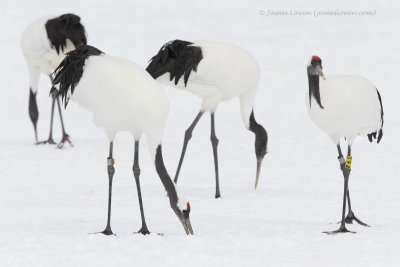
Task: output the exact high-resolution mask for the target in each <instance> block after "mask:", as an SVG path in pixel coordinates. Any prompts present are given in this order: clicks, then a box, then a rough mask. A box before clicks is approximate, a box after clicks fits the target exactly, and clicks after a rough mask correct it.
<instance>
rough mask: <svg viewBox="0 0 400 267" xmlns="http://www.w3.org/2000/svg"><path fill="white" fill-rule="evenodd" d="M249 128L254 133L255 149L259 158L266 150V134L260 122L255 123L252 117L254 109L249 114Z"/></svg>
mask: <svg viewBox="0 0 400 267" xmlns="http://www.w3.org/2000/svg"><path fill="white" fill-rule="evenodd" d="M249 130H250V131H252V132H253V133H254V134H255V135H256V141H255V150H256V156H257V159H261V160H262V158H263V157H264V155H265V154H266V152H267V144H268V135H267V131H266V130H265V129H264V127H262V126H261V125H260V124H258V123H257V121H256V119H255V118H254V111H251V114H250V125H249Z"/></svg>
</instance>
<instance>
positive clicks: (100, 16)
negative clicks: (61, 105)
mask: <svg viewBox="0 0 400 267" xmlns="http://www.w3.org/2000/svg"><path fill="white" fill-rule="evenodd" d="M399 7H400V4H399V3H398V1H385V0H375V1H331V2H327V1H324V2H323V1H316V0H315V1H294V0H291V1H285V2H283V1H229V0H225V1H196V2H192V1H176V0H168V1H161V0H159V1H128V0H126V1H122V0H120V1H116V0H88V1H83V0H69V1H54V0H53V1H50V0H35V1H30V0H24V1H23V0H15V1H6V0H1V3H0V63H1V64H0V108H1V109H0V127H1V130H0V152H1V154H0V266H205V265H207V266H399V260H400V248H399V243H400V227H399V224H400V209H399V206H400V196H399V192H400V190H399V185H400V181H399V174H400V164H399V160H400V159H399V152H400V151H399V144H400V141H399V136H400V117H399V114H400V113H399V111H400V105H399V97H400V93H399V90H400V86H399V85H400V84H399V82H398V78H399V74H400V53H399V49H400V35H399V28H400V27H399V26H400V19H399V12H400V8H399ZM336 9H339V10H355V11H362V10H376V14H375V15H374V16H324V17H318V18H317V17H314V16H272V17H271V16H270V17H267V16H265V15H264V16H263V15H260V13H262V12H260V11H261V10H263V11H267V10H274V11H279V10H287V11H290V10H293V11H302V10H306V11H311V12H313V11H314V10H322V11H324V10H336ZM70 12H72V13H76V14H78V15H80V16H81V18H82V22H83V24H84V25H85V27H86V30H87V33H88V40H89V44H91V45H94V46H96V47H98V48H99V49H101V50H103V51H104V52H106V53H109V54H112V55H116V56H121V57H124V58H128V59H131V60H133V61H135V62H136V63H138V64H139V65H141V66H143V67H146V66H147V61H148V60H149V59H150V58H151V57H152V56H153V55H154V54H155V53H156V52H157V51H158V49H159V48H160V47H161V45H162V44H164V43H165V42H167V41H170V40H173V39H177V38H179V39H183V40H191V41H192V40H201V39H205V40H218V41H223V42H229V43H234V44H237V45H239V46H241V47H243V48H245V49H247V50H248V51H250V52H251V53H252V54H253V55H254V56H255V57H256V58H257V60H258V62H259V64H260V66H261V70H262V78H261V82H260V86H259V90H258V93H257V99H256V102H255V116H256V119H257V120H258V121H259V122H260V123H261V124H262V125H264V126H265V128H266V129H267V131H268V134H269V146H268V151H269V154H268V155H267V156H266V158H265V159H264V164H263V168H262V173H261V178H260V184H259V188H258V189H257V191H255V190H254V180H255V165H256V160H255V154H254V135H253V133H251V132H249V131H248V130H246V129H245V128H244V126H243V122H242V121H241V116H240V109H239V102H238V100H237V99H232V100H230V101H228V102H225V103H222V104H221V105H220V106H219V108H218V110H217V112H216V131H217V136H218V138H219V139H220V143H219V161H220V165H219V167H220V180H221V194H222V199H218V200H216V199H214V190H215V188H214V183H215V182H214V165H213V158H212V148H211V142H210V118H209V115H208V114H207V115H206V116H204V117H203V118H202V119H201V121H200V123H199V124H198V126H197V128H196V129H195V131H194V134H193V138H192V140H191V141H190V143H189V147H188V151H187V154H186V158H185V161H184V164H183V168H182V171H181V175H180V180H179V183H178V187H179V190H180V191H181V192H182V193H183V194H184V195H185V196H186V197H187V198H188V199H189V200H190V203H191V206H192V212H191V221H192V225H193V229H194V232H195V235H194V236H186V235H185V233H184V230H183V228H182V225H181V224H180V222H179V221H178V219H177V218H176V216H175V214H174V213H173V211H172V210H171V209H170V207H169V201H168V199H167V197H166V194H165V191H164V189H163V187H162V184H161V182H160V180H159V178H158V176H157V174H156V172H155V169H154V167H153V164H152V161H151V160H150V158H149V156H148V150H147V144H146V140H142V142H141V150H140V152H141V154H140V167H141V170H142V172H141V177H140V178H141V184H142V193H143V201H144V208H145V214H146V219H147V223H148V227H149V229H150V231H151V232H152V233H153V234H151V235H150V236H141V235H138V234H133V232H135V231H137V230H139V228H140V224H141V223H140V212H139V206H138V200H137V194H136V186H135V181H134V178H133V173H132V164H133V152H134V140H133V138H132V137H131V136H130V134H127V133H121V134H120V135H119V136H117V139H116V140H115V149H114V154H115V159H116V166H115V167H116V173H115V176H114V184H113V189H114V190H113V203H112V208H113V210H112V229H113V231H114V232H115V233H116V234H117V236H103V235H101V234H98V235H90V234H89V233H91V232H96V231H102V230H103V229H104V227H105V224H106V215H107V191H108V177H107V172H106V157H107V153H108V140H107V137H106V135H105V133H104V132H103V130H102V129H98V128H97V127H96V126H94V124H93V123H92V120H91V115H90V114H89V113H88V112H86V111H84V110H83V109H81V108H80V107H79V106H77V105H76V104H75V103H72V102H70V104H69V106H68V108H67V110H65V111H64V118H65V123H66V129H67V132H68V133H69V134H70V135H71V138H72V141H73V143H74V147H73V148H70V147H69V146H68V145H66V147H65V149H63V150H58V149H56V148H55V147H54V146H48V145H38V146H36V145H34V144H33V143H34V135H33V128H32V125H31V122H30V119H29V116H28V96H29V86H28V74H27V70H26V66H25V62H24V59H23V56H22V53H21V50H20V45H19V42H20V36H21V33H22V32H23V30H24V29H25V27H26V26H27V25H28V24H29V23H30V22H32V21H33V20H34V19H36V18H37V17H40V16H42V15H47V14H54V15H60V14H62V13H70ZM314 54H316V55H319V56H320V57H321V58H322V61H323V66H324V72H325V75H327V76H328V75H331V74H340V73H342V74H357V75H361V76H364V77H366V78H368V79H369V80H370V81H371V82H373V83H374V84H375V85H376V87H377V88H378V89H379V90H380V92H381V95H382V99H383V105H384V112H385V125H384V136H383V139H382V142H381V144H379V145H376V144H370V143H369V142H368V140H367V138H366V137H363V138H358V139H357V141H356V143H355V145H354V147H353V171H352V173H351V176H350V190H351V191H350V192H351V196H352V205H353V209H354V212H355V214H356V215H357V216H358V217H359V218H360V219H362V220H364V221H365V222H367V223H369V224H370V225H371V226H372V227H370V228H365V227H362V226H359V225H349V226H348V228H349V229H350V230H354V231H356V232H357V233H356V234H343V235H336V236H328V235H325V234H323V233H322V232H323V231H326V230H335V229H336V228H337V227H338V225H337V224H336V222H337V221H339V220H340V218H341V207H342V192H343V176H342V174H341V172H340V170H339V164H338V161H337V159H336V157H337V151H336V147H335V146H334V145H333V144H332V143H331V141H330V140H329V139H328V137H327V136H326V135H325V134H324V133H323V132H322V131H321V130H319V129H318V128H317V127H316V126H314V125H313V124H312V122H311V121H310V119H309V118H308V116H307V113H306V107H305V98H306V94H307V92H308V84H307V76H306V64H307V61H308V59H309V57H310V56H311V55H314ZM164 89H165V91H166V92H167V94H168V96H169V99H170V114H169V118H168V124H167V128H166V132H165V135H164V142H163V144H164V146H163V147H164V160H165V163H166V166H167V169H168V171H169V173H170V175H171V177H173V176H174V174H175V170H176V167H177V163H178V160H179V156H180V152H181V147H182V143H183V136H184V131H185V130H186V128H187V127H188V126H189V124H190V123H191V122H192V120H193V119H194V117H195V115H196V114H197V112H198V111H199V108H200V99H199V98H198V97H196V96H194V95H192V94H190V93H188V92H184V91H180V90H176V89H174V88H169V87H164ZM49 90H50V83H49V81H48V79H47V78H46V77H45V76H42V78H41V83H40V86H39V93H38V105H39V112H40V115H39V137H40V139H42V140H43V139H45V138H47V135H48V126H49V120H50V104H51V101H50V98H49ZM360 97H362V96H360ZM55 118H56V120H55V121H56V124H55V128H54V129H55V134H54V138H55V140H56V141H59V138H60V131H59V128H60V127H59V122H58V115H57V114H56V117H55ZM156 233H163V234H164V236H159V235H157V234H156Z"/></svg>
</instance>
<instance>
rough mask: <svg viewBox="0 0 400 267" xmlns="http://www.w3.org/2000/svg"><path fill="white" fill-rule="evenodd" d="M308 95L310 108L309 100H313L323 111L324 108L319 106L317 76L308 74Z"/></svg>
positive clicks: (319, 97)
mask: <svg viewBox="0 0 400 267" xmlns="http://www.w3.org/2000/svg"><path fill="white" fill-rule="evenodd" d="M308 95H309V100H310V108H311V98H314V99H315V101H317V103H318V105H319V107H320V108H321V109H323V108H324V107H323V106H322V104H321V95H320V92H319V76H318V75H312V74H310V73H308Z"/></svg>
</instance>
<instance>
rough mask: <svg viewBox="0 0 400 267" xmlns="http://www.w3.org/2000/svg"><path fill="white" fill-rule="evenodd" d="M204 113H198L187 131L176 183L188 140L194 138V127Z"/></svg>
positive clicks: (175, 180)
mask: <svg viewBox="0 0 400 267" xmlns="http://www.w3.org/2000/svg"><path fill="white" fill-rule="evenodd" d="M202 115H203V111H200V112H199V113H198V114H197V116H196V118H195V119H194V121H193V122H192V124H191V125H190V126H189V128H187V130H186V131H185V139H184V141H183V147H182V153H181V158H180V159H179V164H178V169H177V170H176V174H175V179H174V182H175V183H177V182H178V177H179V172H180V171H181V167H182V162H183V158H184V157H185V152H186V148H187V145H188V142H189V140H190V138H192V133H193V129H194V127H196V124H197V123H198V122H199V120H200V118H201V116H202Z"/></svg>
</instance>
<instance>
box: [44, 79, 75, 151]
mask: <svg viewBox="0 0 400 267" xmlns="http://www.w3.org/2000/svg"><path fill="white" fill-rule="evenodd" d="M49 78H50V81H51V83H52V84H53V77H52V76H51V74H50V75H49ZM52 91H53V90H52ZM53 97H55V98H56V100H57V106H58V113H59V114H60V122H61V130H62V138H61V141H60V143H58V145H57V147H58V148H63V146H64V144H65V143H66V142H68V143H69V144H70V145H71V146H73V145H72V143H71V140H70V139H69V135H68V134H67V133H66V132H65V128H64V121H63V117H62V113H61V104H60V98H59V97H58V96H57V90H54V92H53ZM54 100H55V99H53V104H52V110H51V127H50V131H51V130H52V128H53V111H54Z"/></svg>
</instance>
